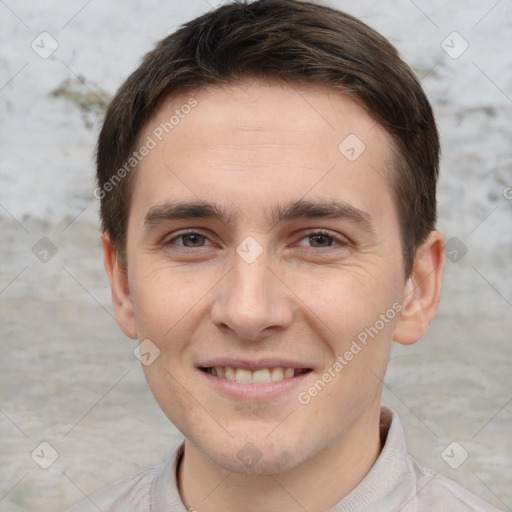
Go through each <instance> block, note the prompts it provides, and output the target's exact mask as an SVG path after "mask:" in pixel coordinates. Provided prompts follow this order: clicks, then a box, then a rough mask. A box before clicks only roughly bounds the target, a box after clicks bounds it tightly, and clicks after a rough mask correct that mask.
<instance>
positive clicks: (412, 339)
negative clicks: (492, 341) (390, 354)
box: [393, 231, 444, 345]
mask: <svg viewBox="0 0 512 512" xmlns="http://www.w3.org/2000/svg"><path fill="white" fill-rule="evenodd" d="M443 269H444V237H443V235H442V234H441V233H440V232H438V231H432V232H431V233H430V234H429V235H428V237H427V239H426V240H425V242H423V244H421V246H420V247H418V249H417V250H416V255H415V258H414V267H413V270H412V273H411V276H410V278H409V279H408V281H407V283H406V285H405V287H404V293H403V297H402V306H403V309H402V312H401V314H400V318H399V319H398V321H397V324H396V327H395V332H394V335H393V339H394V340H395V341H397V342H398V343H401V344H403V345H412V344H413V343H416V342H417V341H419V340H420V339H421V338H422V337H423V336H424V335H425V333H426V332H427V330H428V327H429V325H430V322H431V321H432V319H433V318H434V316H435V314H436V312H437V306H438V304H439V300H440V297H441V279H442V276H443Z"/></svg>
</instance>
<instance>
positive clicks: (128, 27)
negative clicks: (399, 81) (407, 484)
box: [0, 0, 512, 512]
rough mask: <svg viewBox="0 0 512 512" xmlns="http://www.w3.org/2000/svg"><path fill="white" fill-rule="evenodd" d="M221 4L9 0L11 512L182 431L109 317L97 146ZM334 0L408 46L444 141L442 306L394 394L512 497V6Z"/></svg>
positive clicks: (0, 120) (102, 474)
mask: <svg viewBox="0 0 512 512" xmlns="http://www.w3.org/2000/svg"><path fill="white" fill-rule="evenodd" d="M220 3H221V2H215V1H214V0H187V2H184V1H178V0H168V1H166V2H164V1H157V0H148V1H145V2H142V1H136V0H129V1H126V0H125V1H122V2H121V0H103V1H99V0H89V1H85V0H83V1H82V0H80V1H68V2H63V1H58V0H41V1H39V2H37V3H36V2H29V1H28V0H25V1H23V0H19V1H16V0H5V1H0V45H1V46H0V234H1V241H2V243H1V245H0V354H1V355H0V382H1V385H0V462H1V464H0V511H2V512H4V511H5V512H7V511H9V512H10V511H12V512H18V511H24V512H28V511H38V512H47V511H48V512H49V511H55V510H62V509H64V508H65V507H67V506H69V505H71V504H72V503H73V502H75V501H77V500H79V499H81V498H83V497H84V495H87V494H90V493H91V492H92V491H94V490H96V489H98V488H100V487H102V486H104V485H105V484H107V483H109V482H111V481H114V480H117V479H119V478H121V477H123V476H126V475H130V474H133V473H134V472H136V471H137V470H138V469H139V468H142V467H145V466H147V465H150V464H155V463H159V462H160V461H162V460H164V459H165V458H166V455H167V454H168V452H169V451H170V450H171V449H173V447H174V446H175V445H176V444H177V443H178V442H180V440H181V435H180V433H179V432H177V431H176V430H175V429H174V427H173V426H172V425H171V424H170V423H169V422H168V420H167V419H166V418H165V417H164V415H163V413H162V412H161V411H160V409H159V408H158V406H157V405H156V403H155V402H154V400H153V398H152V396H151V394H150V392H149V390H148V389H147V386H146V384H145V381H144V378H143V375H142V371H141V369H140V363H139V361H138V360H137V359H136V358H135V357H134V355H133V350H134V348H135V342H134V341H132V340H129V339H127V338H125V337H124V336H123V334H122V333H121V331H120V330H119V328H118V327H117V324H116V323H115V320H114V318H113V313H112V307H111V303H110V291H109V287H108V281H107V278H106V276H105V274H104V270H103V264H102V254H101V248H100V244H99V222H98V201H97V199H95V197H94V196H93V190H94V187H95V183H94V164H93V151H94V145H95V141H96V138H97V135H98V131H99V128H100V123H101V119H102V115H103V112H104V107H105V104H106V103H108V100H109V98H110V97H111V96H112V95H113V94H114V93H115V91H116V89H117V87H119V85H120V84H121V83H122V81H123V80H124V79H125V78H126V77H127V76H128V74H129V73H131V71H133V70H134V69H135V67H136V66H137V65H138V63H139V62H140V60H141V58H142V56H143V55H144V53H145V52H147V51H148V50H149V49H151V48H152V46H153V45H154V43H155V42H156V41H158V40H159V39H161V38H162V37H164V36H165V35H167V34H168V33H170V32H172V31H174V30H175V29H176V28H177V27H178V26H179V25H180V24H181V23H183V22H185V21H187V20H189V19H191V18H193V17H195V16H198V15H200V14H202V13H204V12H206V11H207V10H210V9H212V8H213V7H215V6H217V5H220ZM325 3H328V5H331V6H333V7H336V8H340V9H342V10H345V11H347V12H349V13H351V14H353V15H355V16H358V17H360V18H361V19H362V20H363V21H365V22H366V23H368V24H369V25H370V26H372V27H374V28H376V29H377V30H378V31H380V32H381V33H382V34H383V35H384V36H386V37H387V38H389V39H390V40H391V41H392V42H393V43H394V44H395V45H396V46H397V47H398V49H399V51H400V52H401V54H402V56H403V57H404V59H405V60H406V61H407V62H408V63H409V64H410V65H411V66H412V67H413V69H414V70H415V72H416V73H417V75H418V77H419V78H420V80H421V82H422V85H423V86H424V88H425V90H426V92H427V94H428V96H429V98H430V99H431V102H432V105H433V107H434V110H435V112H436V117H437V120H438V123H439V129H440V132H441V137H442V143H443V160H442V176H441V182H440V186H439V216H440V220H439V227H440V229H441V230H442V231H444V233H445V235H446V238H447V240H448V245H447V254H446V255H447V263H446V271H445V275H444V293H443V299H442V301H441V304H440V310H439V314H438V317H437V318H436V320H435V321H434V322H433V324H432V325H431V328H430V330H429V332H428V334H427V336H426V337H425V338H424V339H423V340H421V341H420V342H419V343H417V344H416V345H414V346H410V347H402V346H396V347H395V348H394V350H393V352H392V356H391V363H390V368H389V372H388V375H387V377H386V385H385V392H384V398H383V401H384V402H385V403H387V404H388V405H389V406H391V407H392V408H394V409H395V410H396V411H397V412H398V413H399V415H400V416H401V418H402V421H403V422H404V423H405V430H406V435H407V442H408V447H409V451H410V453H411V454H412V455H413V456H414V457H416V458H418V459H419V460H421V461H422V462H424V463H426V464H427V465H429V466H430V467H432V468H433V469H435V470H436V471H439V472H441V473H443V474H445V475H446V476H448V477H450V478H452V479H454V480H456V481H458V482H459V483H461V484H462V485H463V486H464V487H467V488H469V489H470V490H472V491H473V492H474V493H476V494H477V495H479V496H480V497H481V498H483V499H485V500H487V501H489V502H491V503H493V504H494V505H495V506H496V507H498V508H500V509H501V510H512V484H511V482H512V469H511V468H512V436H511V432H512V372H511V370H510V368H511V365H512V266H511V262H512V129H511V128H512V126H511V124H512V122H511V120H512V53H511V52H510V47H511V46H512V30H511V27H512V2H511V1H510V0H498V1H496V0H481V1H478V2H477V1H471V2H470V1H459V2H452V3H447V2H443V1H441V0H429V1H422V0H414V1H413V0H383V1H380V2H373V1H359V2H354V1H343V0H339V1H335V0H332V1H330V2H325ZM41 443H43V444H41ZM46 443H47V444H46ZM452 443H455V444H452Z"/></svg>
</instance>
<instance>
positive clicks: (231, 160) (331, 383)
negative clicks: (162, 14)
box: [120, 82, 406, 473]
mask: <svg viewBox="0 0 512 512" xmlns="http://www.w3.org/2000/svg"><path fill="white" fill-rule="evenodd" d="M191 96H193V100H191V99H190V98H191ZM191 96H186V95H185V96H179V97H173V98H172V99H169V100H168V101H167V102H166V103H165V104H164V105H163V106H162V107H161V108H160V110H159V111H158V112H157V114H156V115H155V116H153V118H152V119H151V120H150V121H149V122H148V123H147V125H146V129H145V131H144V132H143V133H142V135H141V138H140V140H141V141H142V143H144V142H145V141H147V140H149V139H148V136H149V137H151V138H152V139H153V140H154V142H155V143H156V145H155V147H154V148H152V149H151V150H150V151H149V153H148V154H147V155H146V156H145V157H144V158H143V159H142V161H141V163H140V165H139V168H138V169H137V175H136V179H135V182H134V184H133V186H134V188H133V197H132V204H131V210H130V217H129V223H128V236H127V260H128V268H127V286H128V288H129V303H130V304H129V308H130V310H131V312H132V318H128V319H127V320H126V319H124V320H120V323H121V324H122V327H123V329H124V331H125V332H127V333H128V334H131V335H133V336H138V338H139V340H140V341H143V340H150V343H151V345H147V346H150V347H152V350H154V351H155V352H153V353H154V354H157V353H158V351H159V355H158V357H157V358H156V359H155V360H154V361H153V362H152V363H151V364H148V365H147V366H144V371H145V374H146V378H147V380H148V383H149V385H150V387H151V390H152V392H153V394H154V396H155V398H156V400H157V402H158V403H159V405H160V407H161V408H162V410H163V411H164V412H165V414H166V415H167V416H168V417H169V419H170V420H171V421H172V422H173V423H174V424H175V425H176V426H177V427H178V428H179V429H180V430H181V431H182V433H183V434H184V435H185V437H186V438H187V439H188V440H190V442H192V443H193V445H194V446H195V447H196V448H198V449H199V451H201V452H202V453H203V454H204V455H205V456H206V457H208V459H210V460H211V461H213V462H214V463H216V464H217V465H219V466H220V467H222V468H225V469H227V470H230V471H237V472H244V473H255V472H271V473H278V472H282V471H286V470H289V469H291V468H293V467H296V466H298V465H300V464H301V463H303V462H305V461H307V460H309V459H313V458H314V457H316V456H318V455H319V454H320V453H321V452H322V451H323V450H325V449H327V448H328V447H331V446H333V444H334V445H335V444H336V443H343V442H344V440H346V439H348V438H349V437H350V436H351V435H352V434H353V433H354V431H355V429H357V428H358V425H359V426H360V425H361V422H362V421H363V419H364V418H365V417H368V415H369V414H370V413H372V414H373V413H374V412H375V410H377V409H378V408H379V403H380V392H381V379H382V378H383V376H384V372H385V368H386V365H387V361H388V355H389V350H390V345H391V342H392V339H393V336H394V331H395V328H396V322H397V318H398V316H399V315H398V311H399V310H400V308H401V306H400V304H401V301H402V299H403V296H404V287H405V285H406V279H405V275H404V266H403V260H402V250H401V236H400V229H399V220H398V216H397V208H396V205H395V203H394V198H393V195H392V190H391V188H390V186H389V177H390V175H391V170H390V167H391V148H390V139H389V137H388V135H387V134H386V133H385V132H384V130H383V129H382V128H381V127H380V125H378V124H377V123H376V122H375V121H374V120H373V119H372V118H371V117H369V115H368V114H367V113H366V112H365V111H364V110H363V109H362V108H361V107H360V106H358V104H356V103H355V102H354V101H353V100H351V99H349V98H348V97H347V96H344V95H343V94H340V93H336V92H333V91H330V90H325V89H322V88H318V87H311V88H301V89H299V88H291V87H290V86H287V85H279V84H276V85H268V84H261V83H258V82H247V83H243V84H238V85H232V86H230V87H226V88H212V89H209V90H205V91H201V92H197V93H195V94H192V95H191ZM194 102H197V103H196V104H195V103H194ZM193 103H194V107H193V108H190V109H189V108H184V107H183V106H184V105H186V104H189V105H191V104H193ZM177 110H178V112H179V114H180V115H178V112H176V111H177ZM173 115H175V116H177V117H179V121H178V122H176V119H177V117H176V119H174V123H173V128H172V129H169V128H168V130H167V131H168V133H165V130H162V128H161V127H162V124H161V123H165V122H169V119H170V118H171V116H173ZM159 126H160V130H159V129H158V127H159ZM347 137H348V139H347ZM160 139H161V140H160ZM362 144H364V147H363V146H362ZM151 145H153V144H151ZM363 148H364V151H362V152H361V150H362V149H363ZM359 153H360V154H359ZM128 316H129V315H128ZM365 334H366V338H365ZM363 340H365V341H366V342H363ZM145 343H149V342H145ZM155 346H156V347H157V348H156V347H155ZM150 352H151V351H150ZM151 357H153V356H151ZM336 362H338V364H336ZM329 376H330V378H329ZM269 381H270V382H269ZM247 443H252V444H247ZM247 454H248V455H253V456H256V458H259V459H260V460H259V462H258V463H257V464H255V465H250V464H247V463H246V462H245V463H244V455H247ZM260 457H261V458H260Z"/></svg>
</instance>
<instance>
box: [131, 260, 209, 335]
mask: <svg viewBox="0 0 512 512" xmlns="http://www.w3.org/2000/svg"><path fill="white" fill-rule="evenodd" d="M212 274H213V273H212V272H208V271H206V272H201V271H196V272H194V273H192V272H185V271H183V270H182V269H180V268H175V267H170V266H162V265H158V266H155V265H152V264H151V263H148V262H146V261H144V259H141V261H140V263H139V264H138V265H134V268H133V273H132V276H133V287H132V289H131V292H132V298H133V304H134V313H135V318H136V322H137V326H138V328H139V333H140V335H141V336H143V335H145V336H149V335H152V336H154V337H155V338H157V339H159V340H162V341H163V340H164V339H167V338H169V337H173V336H172V329H173V328H174V327H175V326H176V327H177V326H179V325H180V324H181V323H190V318H192V317H194V315H196V314H197V312H198V310H199V309H200V306H201V301H202V299H203V298H204V297H205V295H206V294H207V293H208V290H210V289H212V287H213V286H214V284H215V280H214V276H213V275H212ZM185 319H187V322H184V320H185ZM180 327H182V326H180Z"/></svg>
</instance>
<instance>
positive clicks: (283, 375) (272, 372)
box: [199, 366, 312, 384]
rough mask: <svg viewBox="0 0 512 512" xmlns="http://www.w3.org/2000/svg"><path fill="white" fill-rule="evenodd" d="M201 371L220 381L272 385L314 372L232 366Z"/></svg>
mask: <svg viewBox="0 0 512 512" xmlns="http://www.w3.org/2000/svg"><path fill="white" fill-rule="evenodd" d="M199 370H201V371H202V372H204V373H208V374H210V375H212V376H214V377H217V378H219V379H222V380H225V381H228V382H236V383H238V384H270V383H273V382H281V381H284V380H289V379H293V378H294V377H299V376H301V375H304V374H307V373H310V372H311V371H312V369H311V368H283V367H272V368H258V369H255V370H250V369H247V368H235V367H232V366H210V367H205V366H200V367H199Z"/></svg>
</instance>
